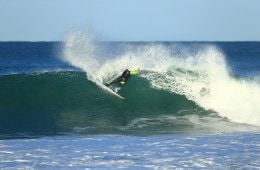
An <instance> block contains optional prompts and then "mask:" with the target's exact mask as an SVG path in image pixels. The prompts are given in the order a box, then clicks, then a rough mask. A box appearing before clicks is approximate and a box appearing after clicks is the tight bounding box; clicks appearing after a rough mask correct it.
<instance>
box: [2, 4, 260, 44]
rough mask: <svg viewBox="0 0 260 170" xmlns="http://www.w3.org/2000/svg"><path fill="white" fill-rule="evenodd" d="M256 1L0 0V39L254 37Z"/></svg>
mask: <svg viewBox="0 0 260 170" xmlns="http://www.w3.org/2000/svg"><path fill="white" fill-rule="evenodd" d="M259 17H260V0H0V41H55V40H63V39H64V37H65V36H66V34H68V33H69V32H71V31H75V30H83V31H86V30H87V31H88V32H91V34H93V36H94V37H95V38H96V39H97V40H106V41H166V40H167V41H183V40H184V41H193V40H195V41H200V40H203V41H214V40H217V41H244V40H256V41H260V19H259Z"/></svg>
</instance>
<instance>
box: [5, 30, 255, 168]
mask: <svg viewBox="0 0 260 170" xmlns="http://www.w3.org/2000/svg"><path fill="white" fill-rule="evenodd" d="M138 67H140V68H141V72H140V74H139V75H136V76H131V77H130V79H129V80H128V81H127V83H126V84H125V85H123V86H122V87H121V89H120V90H119V91H118V93H119V94H120V95H121V96H123V97H125V99H124V100H122V99H120V98H118V97H117V96H115V95H113V94H111V93H110V92H109V91H106V90H105V89H104V88H102V86H101V85H100V82H102V83H106V82H108V81H109V80H111V79H112V78H113V77H114V76H116V75H119V74H121V73H122V72H123V71H124V69H126V68H129V69H130V70H134V69H136V68H138ZM259 96H260V42H95V41H91V40H90V39H88V38H87V37H86V36H82V35H81V34H79V33H74V34H71V35H69V36H68V37H67V38H66V39H65V40H64V41H63V42H0V169H8V170H9V169H260V143H259V141H260V99H259Z"/></svg>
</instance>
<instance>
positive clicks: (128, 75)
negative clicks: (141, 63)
mask: <svg viewBox="0 0 260 170" xmlns="http://www.w3.org/2000/svg"><path fill="white" fill-rule="evenodd" d="M129 77H130V71H129V70H125V71H124V72H123V74H122V76H121V77H120V79H119V81H124V82H126V81H127V80H128V79H129Z"/></svg>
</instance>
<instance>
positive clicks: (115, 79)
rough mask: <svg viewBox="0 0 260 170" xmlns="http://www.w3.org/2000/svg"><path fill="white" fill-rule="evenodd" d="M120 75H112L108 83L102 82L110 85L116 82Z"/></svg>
mask: <svg viewBox="0 0 260 170" xmlns="http://www.w3.org/2000/svg"><path fill="white" fill-rule="evenodd" d="M120 77H121V74H119V75H116V76H115V77H113V78H112V79H111V80H110V81H109V82H108V83H104V85H106V86H110V85H112V84H114V83H116V82H118V81H119V78H120Z"/></svg>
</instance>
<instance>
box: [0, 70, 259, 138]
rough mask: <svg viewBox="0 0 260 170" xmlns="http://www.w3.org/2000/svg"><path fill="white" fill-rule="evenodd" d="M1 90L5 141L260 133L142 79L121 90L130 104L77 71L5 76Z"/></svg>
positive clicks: (1, 126) (0, 124) (0, 134)
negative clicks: (52, 136)
mask: <svg viewBox="0 0 260 170" xmlns="http://www.w3.org/2000/svg"><path fill="white" fill-rule="evenodd" d="M144 74H145V75H146V74H148V75H149V73H144ZM0 87H1V95H0V96H1V97H0V113H1V114H0V129H1V132H0V137H6V136H8V135H11V136H12V134H15V137H17V134H21V135H22V136H23V135H24V134H25V136H28V134H31V135H45V134H48V135H50V134H57V133H82V134H86V133H87V134H100V133H102V134H104V133H108V134H111V133H123V134H134V135H149V134H164V133H212V132H214V133H216V132H227V131H231V130H232V131H234V130H259V129H258V128H257V127H253V126H248V125H241V124H235V126H234V124H233V123H232V122H230V121H228V119H226V118H222V117H220V116H218V115H217V113H216V112H214V111H212V110H205V109H203V108H201V107H199V106H198V105H197V104H196V103H195V102H193V101H191V100H188V99H187V97H186V96H184V95H180V94H176V93H172V92H168V91H165V90H161V89H156V88H152V87H151V85H150V82H149V81H148V80H147V79H144V78H142V77H132V78H131V79H130V80H129V81H128V83H127V84H126V86H125V87H124V88H122V89H121V91H120V94H121V95H123V96H124V97H126V99H125V100H121V99H119V98H117V97H115V96H114V95H111V94H110V93H108V92H106V91H104V90H102V89H101V88H99V87H98V86H97V85H96V84H95V83H93V82H92V81H89V80H88V79H87V78H86V74H85V73H84V72H77V71H76V72H75V71H74V72H71V71H66V72H47V73H38V74H36V73H33V74H17V75H5V76H0ZM18 136H19V135H18Z"/></svg>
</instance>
